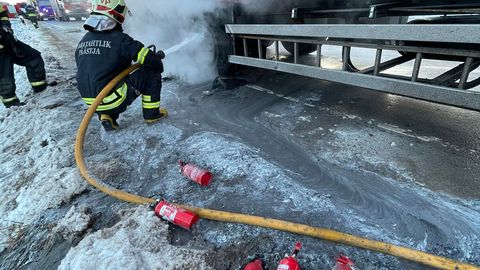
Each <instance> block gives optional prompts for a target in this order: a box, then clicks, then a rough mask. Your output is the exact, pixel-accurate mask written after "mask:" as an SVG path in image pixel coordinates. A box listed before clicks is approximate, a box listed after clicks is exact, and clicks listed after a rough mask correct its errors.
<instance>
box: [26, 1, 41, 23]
mask: <svg viewBox="0 0 480 270" xmlns="http://www.w3.org/2000/svg"><path fill="white" fill-rule="evenodd" d="M25 16H26V17H27V19H28V20H29V21H31V22H32V24H33V26H34V27H35V28H38V12H37V9H36V8H35V7H34V6H31V5H28V6H27V7H26V8H25Z"/></svg>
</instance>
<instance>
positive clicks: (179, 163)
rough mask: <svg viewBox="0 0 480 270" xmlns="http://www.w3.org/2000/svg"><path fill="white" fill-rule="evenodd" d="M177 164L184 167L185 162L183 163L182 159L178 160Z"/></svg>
mask: <svg viewBox="0 0 480 270" xmlns="http://www.w3.org/2000/svg"><path fill="white" fill-rule="evenodd" d="M178 165H180V167H182V168H183V167H185V165H187V163H185V162H184V161H183V160H179V161H178Z"/></svg>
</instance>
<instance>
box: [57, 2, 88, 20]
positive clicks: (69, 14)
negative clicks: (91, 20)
mask: <svg viewBox="0 0 480 270" xmlns="http://www.w3.org/2000/svg"><path fill="white" fill-rule="evenodd" d="M63 6H64V11H65V14H64V17H65V18H66V19H67V20H70V18H74V19H75V20H77V21H79V20H81V19H82V18H88V16H89V15H90V12H91V11H92V10H91V8H92V4H91V2H90V1H88V0H64V1H63Z"/></svg>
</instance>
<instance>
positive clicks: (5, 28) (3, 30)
mask: <svg viewBox="0 0 480 270" xmlns="http://www.w3.org/2000/svg"><path fill="white" fill-rule="evenodd" d="M2 32H4V33H10V34H12V35H13V30H12V28H11V27H10V26H6V25H5V26H2Z"/></svg>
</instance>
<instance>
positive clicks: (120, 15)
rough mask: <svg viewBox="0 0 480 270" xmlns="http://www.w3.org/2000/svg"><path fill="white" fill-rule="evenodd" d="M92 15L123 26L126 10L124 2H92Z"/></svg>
mask: <svg viewBox="0 0 480 270" xmlns="http://www.w3.org/2000/svg"><path fill="white" fill-rule="evenodd" d="M92 13H97V14H102V15H105V16H107V17H110V18H112V19H114V20H115V21H117V22H118V23H120V24H123V22H124V21H125V17H126V16H127V13H128V8H127V5H126V4H125V0H93V1H92Z"/></svg>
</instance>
